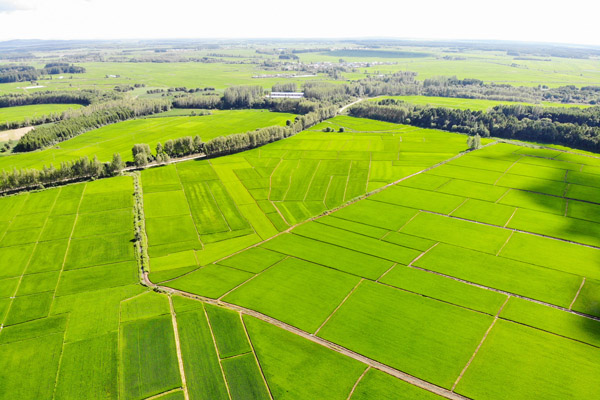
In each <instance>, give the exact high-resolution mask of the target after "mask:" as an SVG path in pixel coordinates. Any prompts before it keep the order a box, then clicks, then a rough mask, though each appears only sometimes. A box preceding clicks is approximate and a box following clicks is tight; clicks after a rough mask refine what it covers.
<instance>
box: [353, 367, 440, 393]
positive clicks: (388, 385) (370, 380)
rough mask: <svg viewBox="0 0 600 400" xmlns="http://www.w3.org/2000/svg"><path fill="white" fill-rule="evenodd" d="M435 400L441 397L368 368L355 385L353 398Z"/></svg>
mask: <svg viewBox="0 0 600 400" xmlns="http://www.w3.org/2000/svg"><path fill="white" fill-rule="evenodd" d="M374 398H375V399H380V400H435V399H442V398H443V397H441V396H438V395H435V394H433V393H431V392H428V391H426V390H423V389H421V388H418V387H416V386H413V385H411V384H409V383H406V382H404V381H402V380H400V379H398V378H395V377H393V376H391V375H388V374H386V373H385V372H381V371H379V370H376V369H370V370H369V371H368V372H367V373H366V374H365V376H364V377H363V378H362V379H361V381H360V382H359V383H358V385H357V386H356V389H355V390H354V393H353V394H352V399H354V400H369V399H374Z"/></svg>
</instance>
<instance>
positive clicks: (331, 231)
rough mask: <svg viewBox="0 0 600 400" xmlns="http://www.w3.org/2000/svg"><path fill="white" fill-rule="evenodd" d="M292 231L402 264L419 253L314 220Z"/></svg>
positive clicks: (408, 261)
mask: <svg viewBox="0 0 600 400" xmlns="http://www.w3.org/2000/svg"><path fill="white" fill-rule="evenodd" d="M293 233H294V234H295V235H300V236H304V237H307V238H311V239H315V240H319V241H322V242H326V243H330V244H333V245H336V246H341V247H345V248H348V249H352V250H355V251H358V252H361V253H365V254H369V255H372V256H375V257H379V258H383V259H386V260H390V261H394V262H398V263H402V264H408V263H410V262H411V261H412V260H413V259H414V258H415V257H417V256H418V255H419V254H420V253H421V252H420V251H417V250H414V249H410V248H407V247H402V246H398V245H395V244H392V243H389V242H383V241H381V240H378V239H374V238H370V237H365V236H363V235H359V234H356V233H353V232H349V231H345V230H342V229H338V228H334V227H331V226H327V225H323V224H318V223H316V222H309V223H307V224H303V225H300V226H298V227H297V228H295V229H294V230H293Z"/></svg>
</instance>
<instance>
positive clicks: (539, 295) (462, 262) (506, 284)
mask: <svg viewBox="0 0 600 400" xmlns="http://www.w3.org/2000/svg"><path fill="white" fill-rule="evenodd" d="M415 265H416V266H418V267H421V268H424V269H427V270H431V271H436V272H440V273H442V274H445V275H449V276H453V277H456V278H460V279H464V280H466V281H469V282H474V283H478V284H480V285H484V286H489V287H492V288H495V289H500V290H505V291H507V292H511V293H516V294H520V295H522V296H527V297H530V298H533V299H536V300H541V301H545V302H548V303H552V304H556V305H560V306H563V307H568V306H569V304H570V303H571V301H572V300H573V297H575V293H577V290H578V289H579V286H580V285H581V278H580V277H579V276H576V275H572V274H568V273H564V272H561V271H556V270H553V269H549V268H542V267H538V266H535V265H531V264H526V263H523V262H519V261H516V260H509V259H506V258H503V257H496V256H494V255H490V254H485V253H481V252H478V251H473V250H468V249H465V248H462V247H456V246H450V245H447V244H443V243H440V244H439V245H437V246H436V247H435V248H433V249H431V250H430V251H429V252H428V253H427V254H425V255H424V256H423V257H422V258H420V259H419V260H418V261H417V262H416V263H415Z"/></svg>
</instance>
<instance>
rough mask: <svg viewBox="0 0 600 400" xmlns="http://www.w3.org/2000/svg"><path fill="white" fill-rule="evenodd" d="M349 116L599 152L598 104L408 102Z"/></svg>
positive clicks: (355, 110)
mask: <svg viewBox="0 0 600 400" xmlns="http://www.w3.org/2000/svg"><path fill="white" fill-rule="evenodd" d="M350 115H352V116H355V117H361V118H371V119H376V120H381V121H388V122H394V123H400V124H409V125H414V126H418V127H422V128H436V129H444V130H449V131H452V132H461V133H467V134H470V135H475V134H478V135H480V136H483V137H487V136H495V137H500V138H506V139H518V140H528V141H534V142H543V143H552V144H560V145H565V146H569V147H574V148H578V149H583V150H590V151H595V152H599V151H600V127H598V118H600V107H592V108H588V109H576V108H542V107H531V106H522V105H499V106H496V107H494V108H492V109H490V110H489V111H488V112H483V111H471V110H456V109H450V108H445V107H430V106H416V105H411V104H404V103H400V104H396V105H380V104H374V103H362V104H358V105H356V106H354V107H352V108H351V109H350Z"/></svg>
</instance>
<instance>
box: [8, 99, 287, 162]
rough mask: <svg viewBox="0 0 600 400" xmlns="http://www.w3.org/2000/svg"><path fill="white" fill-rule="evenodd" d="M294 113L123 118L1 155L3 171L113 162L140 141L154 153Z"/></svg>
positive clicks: (273, 121)
mask: <svg viewBox="0 0 600 400" xmlns="http://www.w3.org/2000/svg"><path fill="white" fill-rule="evenodd" d="M288 119H291V120H293V119H294V115H292V114H285V113H272V112H269V111H264V110H241V111H218V112H214V114H213V115H205V116H198V117H185V116H184V117H164V118H145V119H136V120H129V121H123V122H119V123H116V124H112V125H108V126H104V127H102V128H99V129H95V130H92V131H89V132H86V133H83V134H81V135H79V136H76V137H74V138H72V139H69V140H66V141H64V142H61V143H59V144H58V145H57V146H54V147H52V148H48V149H44V150H40V151H36V152H30V153H19V154H11V155H8V156H2V157H0V170H2V169H4V170H7V171H9V170H12V168H13V167H16V168H41V167H43V166H44V165H46V166H49V165H50V164H53V165H54V166H55V167H58V166H59V165H60V163H61V162H62V161H72V160H76V159H79V158H80V157H83V156H88V157H89V158H90V159H91V158H93V157H94V156H98V159H99V160H100V161H103V162H104V161H110V160H111V158H112V155H113V154H114V153H119V154H121V157H123V160H124V161H131V160H132V159H133V158H132V155H131V148H132V147H133V146H134V145H135V144H137V143H147V144H148V145H150V148H151V149H152V151H153V152H154V148H155V147H156V144H157V143H158V142H161V143H163V144H164V142H165V141H167V140H169V139H176V138H180V137H184V136H196V135H199V136H200V137H201V138H202V140H204V141H208V140H210V139H213V138H215V137H217V136H227V135H230V134H233V133H243V132H247V131H252V130H255V129H256V128H262V127H265V126H272V125H285V122H286V121H287V120H288Z"/></svg>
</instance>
